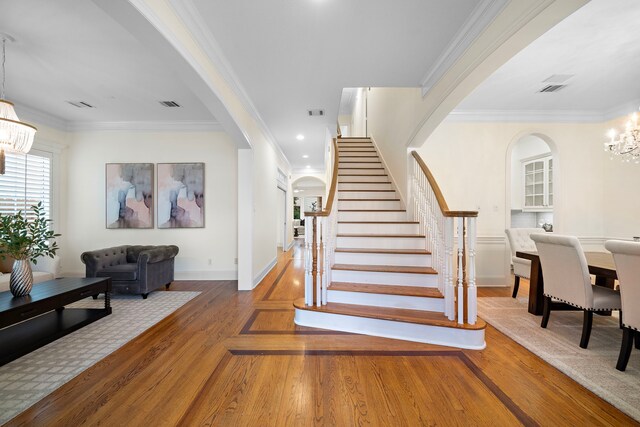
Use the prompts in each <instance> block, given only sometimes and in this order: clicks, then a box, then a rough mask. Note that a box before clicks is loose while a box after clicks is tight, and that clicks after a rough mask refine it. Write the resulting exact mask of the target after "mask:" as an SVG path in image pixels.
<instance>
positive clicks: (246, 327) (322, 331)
mask: <svg viewBox="0 0 640 427" xmlns="http://www.w3.org/2000/svg"><path fill="white" fill-rule="evenodd" d="M270 311H271V312H273V311H282V312H290V311H293V305H292V306H291V310H287V309H284V308H256V309H255V310H254V311H253V313H251V316H249V319H248V320H247V323H245V324H244V326H243V327H242V329H241V330H240V332H239V334H238V335H349V333H348V332H340V331H329V330H326V329H318V330H312V331H296V330H293V331H278V330H263V331H252V330H251V327H252V326H253V323H254V322H255V321H256V319H257V318H258V316H259V315H260V313H261V312H270Z"/></svg>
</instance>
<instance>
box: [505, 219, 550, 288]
mask: <svg viewBox="0 0 640 427" xmlns="http://www.w3.org/2000/svg"><path fill="white" fill-rule="evenodd" d="M504 232H505V233H507V237H508V239H509V247H510V248H511V263H512V264H513V275H514V276H515V278H514V281H513V293H512V294H511V296H512V297H513V298H515V297H516V296H517V295H518V288H519V287H520V278H521V277H522V278H524V279H529V276H530V275H531V261H529V260H528V259H524V258H518V257H517V256H516V252H517V251H534V252H535V250H536V244H535V243H533V240H531V235H532V234H534V233H544V232H545V231H544V230H543V229H542V228H507V229H506V230H504Z"/></svg>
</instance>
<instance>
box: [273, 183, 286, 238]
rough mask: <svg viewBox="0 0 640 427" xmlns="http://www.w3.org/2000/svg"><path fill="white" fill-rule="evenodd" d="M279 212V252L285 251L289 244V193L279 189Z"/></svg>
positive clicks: (277, 220)
mask: <svg viewBox="0 0 640 427" xmlns="http://www.w3.org/2000/svg"><path fill="white" fill-rule="evenodd" d="M276 203H277V205H278V212H277V215H276V227H275V228H276V233H277V236H276V242H277V248H278V249H279V250H283V251H285V250H286V249H287V248H286V244H287V192H286V191H285V190H284V189H282V188H280V187H278V198H277V202H276Z"/></svg>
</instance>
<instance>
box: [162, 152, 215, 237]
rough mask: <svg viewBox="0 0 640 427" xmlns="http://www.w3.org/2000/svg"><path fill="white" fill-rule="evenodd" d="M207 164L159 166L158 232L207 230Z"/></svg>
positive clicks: (163, 164)
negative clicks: (205, 187)
mask: <svg viewBox="0 0 640 427" xmlns="http://www.w3.org/2000/svg"><path fill="white" fill-rule="evenodd" d="M204 202H205V200H204V163H158V228H202V227H204V213H205V211H204V209H205V205H204Z"/></svg>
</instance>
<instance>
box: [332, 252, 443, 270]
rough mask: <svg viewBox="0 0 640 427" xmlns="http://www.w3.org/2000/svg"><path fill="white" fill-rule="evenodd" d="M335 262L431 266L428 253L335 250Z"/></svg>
mask: <svg viewBox="0 0 640 427" xmlns="http://www.w3.org/2000/svg"><path fill="white" fill-rule="evenodd" d="M335 263H336V264H352V265H394V266H400V267H432V264H431V255H430V254H424V255H417V254H370V253H358V252H336V258H335Z"/></svg>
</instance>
